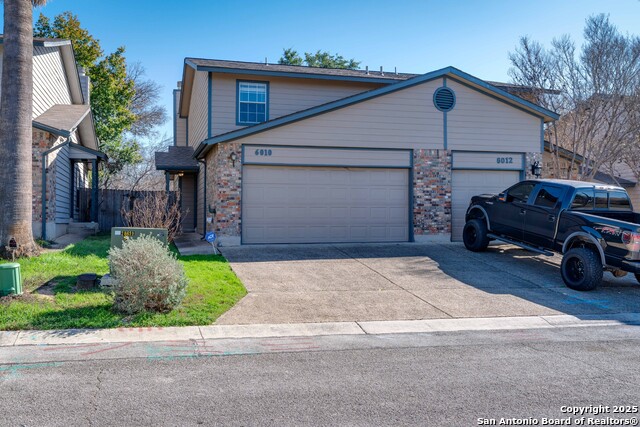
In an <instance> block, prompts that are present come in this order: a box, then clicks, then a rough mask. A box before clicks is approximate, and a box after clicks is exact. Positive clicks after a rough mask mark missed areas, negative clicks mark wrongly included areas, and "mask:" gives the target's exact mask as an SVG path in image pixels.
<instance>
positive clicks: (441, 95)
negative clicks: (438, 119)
mask: <svg viewBox="0 0 640 427" xmlns="http://www.w3.org/2000/svg"><path fill="white" fill-rule="evenodd" d="M433 104H434V105H435V106H436V108H437V109H438V110H440V111H442V112H444V113H446V112H447V111H451V110H453V107H454V106H455V105H456V94H455V93H454V92H453V91H452V90H451V89H450V88H448V87H440V88H438V89H437V90H436V92H435V93H434V94H433Z"/></svg>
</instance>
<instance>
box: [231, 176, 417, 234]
mask: <svg viewBox="0 0 640 427" xmlns="http://www.w3.org/2000/svg"><path fill="white" fill-rule="evenodd" d="M408 176H409V173H408V171H407V169H366V168H352V169H351V168H320V167H289V166H285V167H275V166H257V165H256V166H244V167H243V181H244V183H243V186H244V187H243V202H242V203H243V204H242V210H243V212H242V240H243V243H319V242H397V241H407V240H409V224H408V221H409V191H408V185H409V178H408Z"/></svg>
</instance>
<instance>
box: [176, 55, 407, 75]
mask: <svg viewBox="0 0 640 427" xmlns="http://www.w3.org/2000/svg"><path fill="white" fill-rule="evenodd" d="M185 62H187V63H188V64H193V65H195V66H196V67H203V68H218V69H225V68H228V69H232V70H248V71H270V72H277V73H296V74H309V75H313V74H316V75H323V76H336V77H361V78H370V79H380V80H406V79H409V78H411V77H415V76H416V75H417V74H409V73H397V74H396V73H394V72H393V71H385V72H380V71H372V70H369V71H366V70H345V69H341V68H320V67H307V66H303V65H280V64H265V63H263V62H243V61H224V60H219V59H202V58H186V59H185Z"/></svg>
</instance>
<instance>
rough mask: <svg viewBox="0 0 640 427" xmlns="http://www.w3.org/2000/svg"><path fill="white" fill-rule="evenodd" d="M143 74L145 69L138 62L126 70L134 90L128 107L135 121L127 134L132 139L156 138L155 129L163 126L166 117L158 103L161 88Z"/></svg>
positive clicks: (162, 107)
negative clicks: (132, 137)
mask: <svg viewBox="0 0 640 427" xmlns="http://www.w3.org/2000/svg"><path fill="white" fill-rule="evenodd" d="M145 74H146V72H145V69H144V67H143V66H142V64H140V63H139V62H135V63H133V64H131V65H130V66H129V67H128V68H127V75H128V78H129V79H131V80H132V81H133V84H134V89H135V95H134V96H133V99H132V100H131V105H130V109H131V112H132V113H133V114H134V115H135V121H134V122H133V125H132V126H131V128H130V129H129V131H128V132H129V133H130V134H131V135H132V136H134V137H145V138H151V137H154V136H157V133H156V132H157V131H156V129H157V127H158V126H161V125H163V124H164V123H165V122H166V121H167V119H168V116H167V111H166V109H165V108H164V106H162V105H160V104H159V103H158V101H159V99H160V94H161V92H162V86H160V85H159V84H158V83H156V82H155V81H153V80H147V79H145V78H144V77H145Z"/></svg>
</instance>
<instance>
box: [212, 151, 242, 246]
mask: <svg viewBox="0 0 640 427" xmlns="http://www.w3.org/2000/svg"><path fill="white" fill-rule="evenodd" d="M232 152H234V153H236V156H237V158H236V161H235V165H234V164H233V162H232V160H231V159H230V156H231V153H232ZM241 159H242V148H241V145H240V144H237V143H225V144H217V145H216V146H215V147H214V149H213V150H211V151H210V152H209V154H208V155H207V181H208V182H207V204H208V205H209V206H210V207H212V208H215V210H216V213H215V214H212V213H208V214H207V215H210V216H212V217H213V224H207V231H211V230H213V231H215V232H216V233H217V234H219V235H220V236H240V224H241V223H240V220H241V218H240V216H241V212H240V201H241V186H242V177H241V174H242V161H241Z"/></svg>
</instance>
